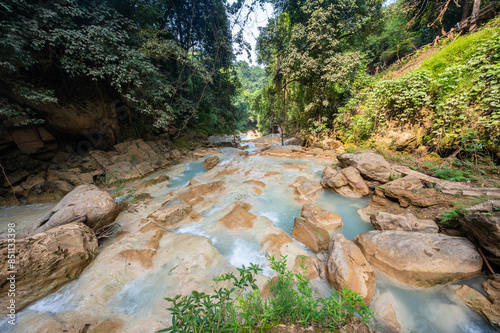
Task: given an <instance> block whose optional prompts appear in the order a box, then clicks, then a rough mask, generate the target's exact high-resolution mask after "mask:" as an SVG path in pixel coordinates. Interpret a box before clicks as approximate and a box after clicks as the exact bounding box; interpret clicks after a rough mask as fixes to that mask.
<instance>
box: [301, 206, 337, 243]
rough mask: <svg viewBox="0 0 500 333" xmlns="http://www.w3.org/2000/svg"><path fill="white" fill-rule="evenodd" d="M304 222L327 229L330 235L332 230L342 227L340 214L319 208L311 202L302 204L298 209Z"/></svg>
mask: <svg viewBox="0 0 500 333" xmlns="http://www.w3.org/2000/svg"><path fill="white" fill-rule="evenodd" d="M300 216H302V217H303V218H304V219H305V220H306V222H308V223H312V224H313V225H315V226H316V227H318V228H320V229H323V230H325V231H327V232H328V233H329V234H330V235H332V234H333V232H334V230H336V229H338V228H342V218H341V217H340V215H338V214H335V213H332V212H329V211H327V210H325V209H321V208H319V207H316V206H314V205H311V204H307V205H304V206H303V207H302V210H301V211H300Z"/></svg>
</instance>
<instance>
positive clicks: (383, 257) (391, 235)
mask: <svg viewBox="0 0 500 333" xmlns="http://www.w3.org/2000/svg"><path fill="white" fill-rule="evenodd" d="M354 242H355V243H356V244H357V245H358V246H359V247H360V249H361V251H362V252H363V254H364V255H365V258H367V260H368V261H369V262H370V264H371V265H372V266H373V267H374V268H376V269H378V270H380V271H382V272H384V273H386V274H387V275H390V276H392V277H394V278H396V279H397V280H399V281H401V282H404V283H408V284H411V285H415V286H419V287H432V286H435V285H441V284H447V283H450V282H453V281H457V280H461V279H467V278H470V277H474V276H477V275H479V274H480V273H481V267H482V265H483V260H482V259H481V256H480V254H479V253H478V252H477V250H476V248H475V246H474V245H473V244H472V243H471V242H470V241H469V240H468V239H466V238H462V237H452V236H447V235H444V234H436V233H421V232H407V231H367V232H364V233H361V234H359V235H357V236H356V238H354Z"/></svg>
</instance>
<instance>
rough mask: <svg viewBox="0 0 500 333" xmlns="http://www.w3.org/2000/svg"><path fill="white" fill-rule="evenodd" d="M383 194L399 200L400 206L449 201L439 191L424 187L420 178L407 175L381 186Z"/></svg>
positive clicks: (446, 203) (439, 203)
mask: <svg viewBox="0 0 500 333" xmlns="http://www.w3.org/2000/svg"><path fill="white" fill-rule="evenodd" d="M383 191H384V194H385V195H386V196H388V197H390V198H393V199H396V200H398V201H399V204H400V205H401V207H408V206H409V205H410V204H412V205H414V206H417V207H432V206H449V205H451V202H450V201H449V200H448V199H447V198H446V197H445V196H444V195H443V194H441V193H439V191H436V190H435V189H433V188H424V186H423V184H422V182H421V181H420V179H418V178H417V177H415V176H412V175H409V176H406V177H404V178H398V179H396V180H394V181H392V182H390V183H387V184H385V185H384V186H383Z"/></svg>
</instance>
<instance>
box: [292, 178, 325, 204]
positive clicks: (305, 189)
mask: <svg viewBox="0 0 500 333" xmlns="http://www.w3.org/2000/svg"><path fill="white" fill-rule="evenodd" d="M290 187H292V188H293V189H294V193H295V199H297V200H298V201H300V202H310V201H311V200H312V199H313V198H314V197H315V196H316V195H317V194H318V193H320V192H321V191H323V188H322V187H321V185H319V184H318V183H317V182H315V181H312V180H310V179H308V178H307V177H304V176H299V177H297V178H296V179H295V181H294V183H293V184H291V185H290Z"/></svg>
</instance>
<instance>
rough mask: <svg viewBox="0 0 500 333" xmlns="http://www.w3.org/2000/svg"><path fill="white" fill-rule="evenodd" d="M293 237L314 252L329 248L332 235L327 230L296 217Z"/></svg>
mask: <svg viewBox="0 0 500 333" xmlns="http://www.w3.org/2000/svg"><path fill="white" fill-rule="evenodd" d="M292 237H293V238H295V239H296V240H298V241H299V242H301V243H302V244H304V245H305V246H307V247H308V248H310V249H311V250H312V251H314V252H320V251H326V250H328V243H329V242H330V236H329V235H328V232H327V231H326V230H324V229H320V228H318V227H316V226H315V225H314V224H312V223H309V222H307V221H306V220H304V219H300V218H296V219H295V224H294V226H293V230H292Z"/></svg>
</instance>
